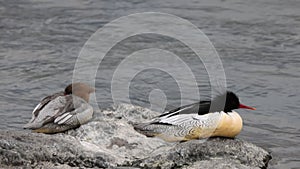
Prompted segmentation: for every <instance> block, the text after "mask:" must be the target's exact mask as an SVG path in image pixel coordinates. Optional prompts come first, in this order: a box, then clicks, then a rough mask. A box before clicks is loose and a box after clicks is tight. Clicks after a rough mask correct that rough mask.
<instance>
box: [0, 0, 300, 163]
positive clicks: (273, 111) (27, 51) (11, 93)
mask: <svg viewBox="0 0 300 169" xmlns="http://www.w3.org/2000/svg"><path fill="white" fill-rule="evenodd" d="M299 8H300V3H299V2H297V1H296V0H294V1H293V0H288V1H279V0H272V1H271V0H265V1H263V2H262V1H258V0H256V1H249V2H246V1H245V2H244V1H242V0H240V1H233V0H220V1H216V0H212V1H211V0H205V1H202V2H198V1H193V0H189V1H184V2H183V1H182V2H181V1H178V0H175V1H174V0H168V1H121V0H120V1H117V0H112V1H102V2H98V1H96V0H85V1H80V0H77V1H71V0H62V1H50V0H31V1H17V0H10V1H4V0H1V1H0V37H1V40H0V58H1V62H0V75H1V81H0V84H1V85H0V90H1V93H0V94H1V95H0V96H1V97H0V105H1V110H0V112H1V114H0V122H1V123H0V128H1V129H10V130H21V129H22V128H21V127H22V125H23V124H24V123H26V122H27V121H28V120H29V119H30V116H31V114H30V113H31V111H32V109H33V107H34V106H35V104H36V103H37V102H38V101H39V100H40V99H41V98H43V97H44V96H46V95H48V94H50V93H53V92H54V91H58V90H61V89H63V88H64V87H65V85H66V84H68V83H70V82H71V80H72V73H73V68H74V64H75V61H76V58H77V56H78V54H79V52H80V49H81V47H82V46H83V45H84V43H85V42H86V40H87V39H88V38H89V37H90V36H91V35H92V34H93V33H94V32H95V31H96V30H97V29H98V28H100V27H102V26H103V25H104V24H106V23H108V22H109V21H111V20H113V19H117V18H118V17H121V16H124V15H128V14H132V13H136V12H147V11H155V12H164V13H170V14H174V15H177V16H179V17H182V18H184V19H187V20H189V21H190V22H192V23H193V24H195V25H196V26H197V27H199V28H200V29H201V30H202V31H204V33H206V34H207V35H208V37H209V38H210V40H211V41H212V43H213V44H214V46H215V47H216V49H217V51H218V53H219V55H220V56H221V59H222V62H223V66H224V69H225V73H226V77H227V85H228V88H229V89H230V90H232V91H236V92H237V93H238V95H239V96H240V98H241V100H242V102H244V103H246V104H248V105H251V106H254V107H256V108H257V110H256V111H243V110H239V112H240V114H241V116H242V117H243V119H244V124H245V125H244V129H243V131H242V133H241V134H240V135H239V136H238V137H240V138H242V139H245V140H249V141H251V142H254V143H256V144H258V145H260V146H262V147H264V148H267V149H269V150H270V151H271V152H272V154H273V157H274V159H273V160H272V162H271V164H270V168H298V167H299V166H300V160H299V159H300V148H299V145H300V141H299V140H300V125H299V120H300V115H299V112H298V110H299V109H300V106H299V105H300V104H299V103H300V97H299V95H300V90H299V82H300V81H299V79H300V68H299V67H300V56H299V55H300V34H299V33H300V12H299ZM174 29H175V28H174ZM147 48H160V49H165V50H168V51H172V52H173V53H175V54H177V55H178V56H180V57H181V59H182V60H184V61H185V62H186V63H187V64H188V65H189V67H191V69H193V70H194V71H195V72H196V73H195V74H196V76H197V78H198V83H199V88H200V92H202V93H203V95H204V97H206V96H209V92H208V91H209V90H208V89H207V87H209V84H208V77H207V75H206V73H205V69H204V67H203V65H201V63H199V60H197V57H195V56H194V54H193V53H192V52H191V51H190V50H189V49H188V48H187V47H186V46H185V45H183V44H182V43H180V42H178V41H176V40H174V39H172V38H168V37H163V36H158V35H141V36H134V37H131V38H128V39H126V40H124V41H122V42H121V43H119V44H118V45H116V46H115V47H114V48H113V50H112V51H111V52H110V53H109V54H108V55H107V57H105V59H104V60H103V62H102V63H101V64H100V67H99V70H98V74H97V77H96V88H97V93H96V96H97V101H98V103H99V104H100V106H102V107H107V106H109V105H110V104H111V102H112V99H111V93H110V81H111V78H112V75H113V73H114V70H115V69H116V67H117V66H118V64H120V62H121V61H122V59H124V57H126V56H127V55H129V54H130V53H132V52H134V51H137V50H141V49H147ZM149 64H150V65H151V63H149ZM166 66H172V65H166ZM175 70H178V68H176V67H175V68H174V71H175ZM187 85H189V84H188V83H187ZM129 88H130V95H129V97H130V99H131V102H132V103H133V104H137V105H141V106H145V107H150V104H149V99H148V97H149V95H150V93H151V91H153V89H160V90H162V91H163V92H164V93H165V96H166V98H167V99H168V102H167V103H166V104H167V109H169V108H172V107H175V106H178V105H179V104H180V92H179V88H178V86H177V85H176V81H175V80H174V79H173V78H172V77H171V76H170V75H168V74H167V73H165V72H162V71H159V70H148V71H143V72H140V73H139V74H138V75H137V76H135V78H134V79H133V80H132V82H131V84H130V86H129ZM202 93H201V94H202ZM184 99H185V100H186V101H187V102H193V101H195V100H189V99H188V98H184ZM157 104H160V103H157ZM154 109H155V108H154Z"/></svg>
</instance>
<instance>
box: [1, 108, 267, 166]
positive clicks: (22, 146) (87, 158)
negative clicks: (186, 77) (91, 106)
mask: <svg viewBox="0 0 300 169" xmlns="http://www.w3.org/2000/svg"><path fill="white" fill-rule="evenodd" d="M95 114H96V117H95V118H94V119H93V121H91V122H90V123H88V124H86V125H83V126H81V127H80V128H78V129H76V130H70V131H68V132H66V133H62V134H55V135H46V134H39V133H28V131H0V162H1V165H0V167H3V168H17V167H19V168H23V167H25V168H58V169H59V168H72V167H77V168H119V169H121V168H122V169H128V168H130V169H133V168H185V169H189V168H199V167H201V168H243V169H244V168H245V169H248V168H266V167H267V164H268V161H269V160H270V159H271V156H270V154H269V153H268V152H267V151H265V150H264V149H262V148H260V147H257V146H255V145H253V144H251V143H248V142H246V141H243V140H239V139H226V138H211V139H207V140H193V141H188V142H184V143H166V142H164V141H163V140H160V139H158V138H147V137H145V136H144V135H141V134H139V133H137V132H136V131H135V130H134V129H133V127H132V125H131V122H141V121H146V120H149V119H150V118H152V117H154V116H156V115H158V114H159V113H157V112H153V111H150V110H148V109H145V108H141V107H137V106H132V105H125V104H122V105H117V106H115V108H114V109H112V110H103V111H101V112H95Z"/></svg>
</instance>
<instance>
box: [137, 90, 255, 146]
mask: <svg viewBox="0 0 300 169" xmlns="http://www.w3.org/2000/svg"><path fill="white" fill-rule="evenodd" d="M222 98H224V99H225V98H226V102H224V101H223V104H224V103H225V106H223V108H221V107H222V106H220V105H221V104H222V102H221V100H222ZM211 105H215V106H216V107H215V108H214V107H212V108H211V111H210V107H211ZM218 107H219V108H218ZM238 108H245V109H251V110H255V108H253V107H249V106H246V105H243V104H241V103H240V101H239V98H238V97H237V96H236V95H235V94H234V93H233V92H230V91H227V92H226V93H224V94H222V95H219V96H217V97H216V98H215V99H214V100H213V101H200V102H197V103H194V104H190V105H186V106H182V107H179V108H177V109H174V110H171V111H169V112H166V113H164V114H162V115H160V116H158V117H156V118H154V119H153V120H152V121H150V122H149V123H142V124H137V125H134V129H135V130H136V131H138V132H139V133H142V134H144V135H146V136H148V137H159V138H162V139H163V140H165V141H169V142H173V141H187V140H192V139H201V138H207V137H217V136H219V137H230V138H233V137H235V136H236V135H238V134H239V133H240V131H241V130H242V127H243V122H242V118H241V117H240V115H239V114H238V113H237V112H235V111H232V110H233V109H238Z"/></svg>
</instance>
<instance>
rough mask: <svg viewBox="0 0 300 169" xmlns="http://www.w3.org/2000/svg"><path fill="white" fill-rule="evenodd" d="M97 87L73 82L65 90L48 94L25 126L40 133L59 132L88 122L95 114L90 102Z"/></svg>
mask: <svg viewBox="0 0 300 169" xmlns="http://www.w3.org/2000/svg"><path fill="white" fill-rule="evenodd" d="M94 91H95V89H94V88H92V87H90V86H88V85H87V84H84V83H73V84H70V85H68V86H67V87H66V88H65V91H62V92H58V93H55V94H53V95H51V96H47V97H45V98H44V99H42V101H41V102H40V103H39V104H38V105H37V106H36V107H35V109H34V110H33V112H32V119H31V120H30V121H29V122H28V123H27V124H26V125H25V126H24V128H26V129H32V130H33V131H34V132H38V133H49V134H50V133H59V132H64V131H66V130H69V129H72V128H77V127H79V126H80V125H82V124H85V123H87V122H88V121H89V120H90V119H91V118H92V116H93V108H92V106H90V105H89V104H88V102H89V97H90V93H92V92H94Z"/></svg>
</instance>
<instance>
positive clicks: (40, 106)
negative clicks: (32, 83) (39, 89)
mask: <svg viewBox="0 0 300 169" xmlns="http://www.w3.org/2000/svg"><path fill="white" fill-rule="evenodd" d="M58 96H64V92H58V93H55V94H53V95H50V96H47V97H45V98H43V99H42V100H41V101H40V103H39V104H38V105H37V106H36V107H35V108H34V109H33V111H32V118H31V120H30V122H32V121H33V120H34V119H35V118H36V117H37V116H38V115H39V112H40V111H41V110H42V109H43V108H44V107H45V106H46V105H47V104H48V103H49V102H50V101H52V100H54V99H56V98H57V97H58ZM30 122H29V123H30Z"/></svg>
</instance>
